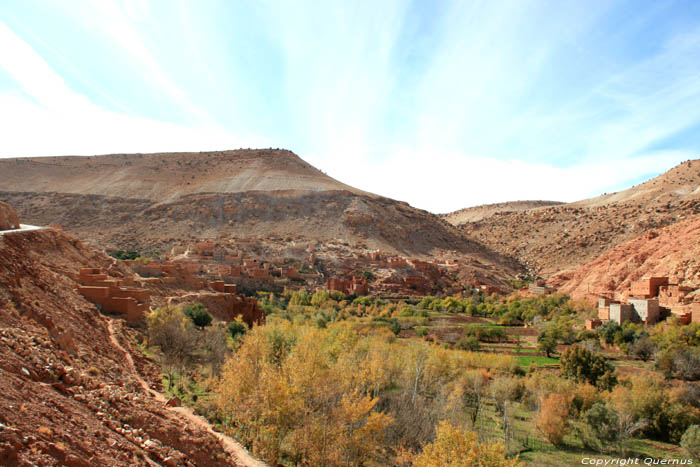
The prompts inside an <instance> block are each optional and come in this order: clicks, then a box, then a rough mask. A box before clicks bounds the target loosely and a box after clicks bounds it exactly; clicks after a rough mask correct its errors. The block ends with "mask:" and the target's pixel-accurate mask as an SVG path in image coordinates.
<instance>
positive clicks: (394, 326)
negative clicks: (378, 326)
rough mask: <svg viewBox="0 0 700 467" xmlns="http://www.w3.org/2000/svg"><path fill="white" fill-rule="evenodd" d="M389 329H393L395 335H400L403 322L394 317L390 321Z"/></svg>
mask: <svg viewBox="0 0 700 467" xmlns="http://www.w3.org/2000/svg"><path fill="white" fill-rule="evenodd" d="M389 329H391V332H393V333H394V335H396V336H398V335H399V333H400V332H401V323H399V320H398V319H396V318H394V319H392V320H391V321H389Z"/></svg>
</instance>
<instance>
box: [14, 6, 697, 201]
mask: <svg viewBox="0 0 700 467" xmlns="http://www.w3.org/2000/svg"><path fill="white" fill-rule="evenodd" d="M240 147H243V148H248V147H275V148H277V147H281V148H288V149H291V150H293V151H294V152H296V153H297V154H299V156H301V157H302V158H304V159H305V160H307V161H308V162H310V163H312V164H313V165H315V166H316V167H318V168H319V169H321V170H323V171H325V172H326V173H328V174H329V175H331V176H333V177H335V178H337V179H339V180H341V181H343V182H346V183H349V184H351V185H354V186H357V187H359V188H362V189H365V190H368V191H372V192H375V193H379V194H382V195H385V196H390V197H393V198H397V199H401V200H405V201H408V202H409V203H410V204H412V205H414V206H417V207H420V208H424V209H428V210H431V211H433V212H446V211H450V210H454V209H459V208H461V207H465V206H471V205H477V204H482V203H488V202H500V201H507V200H516V199H557V200H564V201H573V200H576V199H581V198H585V197H589V196H595V195H598V194H601V193H603V192H611V191H615V190H617V189H621V188H624V187H627V186H629V185H631V184H633V183H637V182H638V181H640V180H643V179H644V178H647V177H651V176H653V175H656V174H658V173H661V172H663V171H665V170H667V169H669V168H671V167H672V166H674V165H675V164H677V163H679V162H682V161H684V160H687V159H691V158H697V157H698V153H700V2H697V1H693V0H687V1H660V0H656V1H643V0H630V1H612V0H610V1H601V2H598V1H595V0H586V1H580V0H578V1H563V0H562V1H544V0H543V1H521V0H501V1H494V0H490V1H467V0H462V1H454V2H451V1H393V0H383V1H381V2H370V1H367V2H363V1H356V2H348V1H332V0H329V1H326V2H318V1H314V2H311V1H310V2H306V3H305V2H303V1H301V0H297V1H289V2H286V1H282V0H276V1H264V0H258V1H249V2H242V1H233V0H212V1H207V0H198V1H196V2H195V1H185V0H167V1H153V2H149V1H145V0H143V1H142V0H124V1H116V0H114V1H110V0H99V1H82V0H69V1H58V0H55V1H51V0H40V1H36V2H35V1H31V0H21V1H20V0H5V1H3V2H0V157H12V156H48V155H68V154H78V155H88V154H104V153H121V152H155V151H200V150H210V149H231V148H240Z"/></svg>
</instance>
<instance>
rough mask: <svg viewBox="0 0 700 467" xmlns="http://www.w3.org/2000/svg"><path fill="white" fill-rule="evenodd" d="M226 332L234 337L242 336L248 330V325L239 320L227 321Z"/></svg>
mask: <svg viewBox="0 0 700 467" xmlns="http://www.w3.org/2000/svg"><path fill="white" fill-rule="evenodd" d="M227 328H228V332H229V334H231V337H233V338H234V339H236V338H237V337H238V336H243V335H245V333H246V332H247V331H248V327H247V326H246V325H245V324H244V323H242V322H240V321H231V322H230V323H228V326H227Z"/></svg>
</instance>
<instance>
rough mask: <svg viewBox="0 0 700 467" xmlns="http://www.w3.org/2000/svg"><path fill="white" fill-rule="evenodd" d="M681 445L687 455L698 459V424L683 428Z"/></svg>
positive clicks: (699, 437)
mask: <svg viewBox="0 0 700 467" xmlns="http://www.w3.org/2000/svg"><path fill="white" fill-rule="evenodd" d="M681 447H682V448H683V449H685V452H687V453H688V455H690V456H692V457H693V458H694V459H697V460H700V426H698V425H691V426H689V427H688V429H687V430H685V433H683V437H682V438H681Z"/></svg>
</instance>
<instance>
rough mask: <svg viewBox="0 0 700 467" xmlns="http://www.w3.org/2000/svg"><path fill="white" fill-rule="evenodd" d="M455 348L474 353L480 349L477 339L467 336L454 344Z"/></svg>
mask: <svg viewBox="0 0 700 467" xmlns="http://www.w3.org/2000/svg"><path fill="white" fill-rule="evenodd" d="M455 348H456V349H459V350H471V351H476V350H479V349H480V348H481V345H480V344H479V339H477V338H476V337H474V336H467V337H462V338H461V339H460V340H458V341H457V343H456V344H455Z"/></svg>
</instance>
